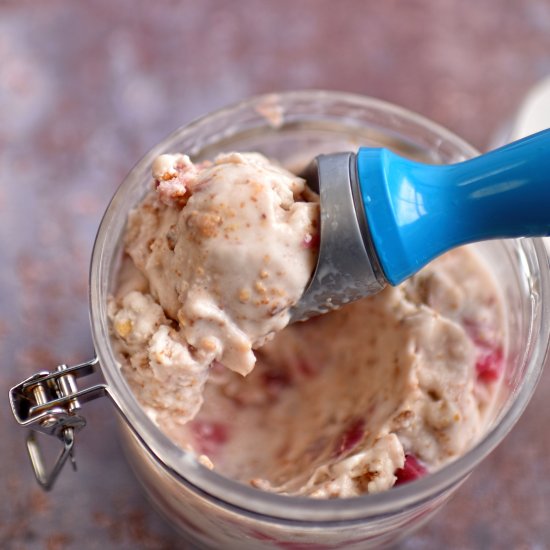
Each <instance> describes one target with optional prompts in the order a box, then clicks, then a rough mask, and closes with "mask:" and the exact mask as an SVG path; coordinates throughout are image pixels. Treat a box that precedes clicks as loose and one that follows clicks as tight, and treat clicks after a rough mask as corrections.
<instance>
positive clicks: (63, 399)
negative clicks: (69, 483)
mask: <svg viewBox="0 0 550 550" xmlns="http://www.w3.org/2000/svg"><path fill="white" fill-rule="evenodd" d="M97 364H98V360H97V358H94V359H92V360H91V361H87V362H86V363H81V364H80V365H75V366H73V367H68V366H67V365H59V366H58V367H57V369H56V370H55V371H53V372H48V371H43V372H39V373H37V374H35V375H33V376H31V377H30V378H27V380H24V381H23V382H21V383H20V384H18V385H17V386H15V387H13V388H12V389H11V390H10V405H11V410H12V412H13V415H14V416H15V419H16V420H17V422H18V423H19V424H20V425H21V426H26V427H29V428H32V430H34V431H38V432H42V433H44V434H47V435H51V436H54V437H57V438H58V439H59V440H60V441H61V443H62V445H63V448H62V450H61V452H60V454H59V456H58V457H57V459H56V461H55V463H54V465H53V467H52V468H51V469H50V470H49V471H48V469H47V467H46V465H45V462H44V459H43V455H42V452H41V450H40V447H39V445H38V441H37V440H36V437H35V433H34V432H32V431H31V432H30V434H29V435H28V437H27V451H28V453H29V457H30V459H31V464H32V467H33V471H34V475H35V476H36V480H37V481H38V483H39V484H40V485H41V486H42V487H43V488H44V489H45V490H46V491H47V490H49V489H51V488H52V486H53V484H54V483H55V480H56V479H57V476H58V475H59V472H60V471H61V469H62V468H63V466H64V464H65V463H66V462H67V460H68V459H70V460H71V463H72V465H73V468H74V469H76V462H75V460H74V441H75V433H76V432H78V431H80V430H81V429H82V428H83V427H84V426H85V425H86V419H85V418H84V416H82V415H81V414H80V408H81V405H82V403H86V402H88V401H92V400H93V399H97V398H98V397H103V396H105V395H108V392H107V386H105V385H104V384H98V385H96V386H92V387H90V388H86V389H83V390H78V387H77V385H76V380H77V379H78V378H81V377H83V376H87V375H89V374H92V373H93V372H94V371H95V369H96V366H97Z"/></svg>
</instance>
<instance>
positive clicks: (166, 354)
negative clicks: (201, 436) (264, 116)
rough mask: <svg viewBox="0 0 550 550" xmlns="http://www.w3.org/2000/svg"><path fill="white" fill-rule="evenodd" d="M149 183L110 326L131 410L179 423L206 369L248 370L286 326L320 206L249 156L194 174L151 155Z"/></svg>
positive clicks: (198, 397) (169, 158) (296, 183)
mask: <svg viewBox="0 0 550 550" xmlns="http://www.w3.org/2000/svg"><path fill="white" fill-rule="evenodd" d="M153 177H154V182H155V187H156V190H155V191H154V192H152V193H150V194H149V195H148V196H147V197H146V198H145V200H144V201H143V202H142V204H141V205H140V206H139V207H138V208H137V209H136V210H134V211H133V212H132V214H131V215H130V217H129V219H128V228H127V233H126V240H125V249H126V253H127V255H128V259H127V260H126V263H127V265H131V267H135V268H137V270H138V271H139V273H140V278H139V279H138V281H137V282H136V281H135V280H134V279H133V277H132V275H129V276H128V277H127V279H128V281H127V282H126V283H127V284H126V287H125V286H124V284H123V285H122V286H121V288H119V291H118V299H117V300H116V301H114V302H113V303H112V304H111V315H112V323H113V328H114V334H115V336H116V337H117V339H118V342H119V346H120V349H121V353H122V354H123V355H124V356H125V357H126V359H127V361H128V367H127V368H126V369H125V371H126V372H127V376H128V379H129V380H130V382H131V384H132V385H133V387H134V389H135V390H136V393H137V395H138V396H139V398H140V401H141V402H142V404H143V405H144V406H145V407H146V408H147V409H148V410H149V412H150V413H151V414H152V416H153V417H157V416H158V415H161V416H166V415H167V414H168V415H169V416H170V417H171V418H173V419H174V421H175V422H177V423H184V422H186V421H187V420H189V419H190V418H192V417H193V416H194V415H195V414H196V413H197V411H198V409H199V407H200V405H201V402H202V387H203V385H204V383H205V381H206V378H207V375H208V371H209V369H210V368H211V366H212V365H213V364H215V363H216V362H220V363H222V364H223V365H224V366H225V367H226V368H228V369H230V370H233V371H235V372H238V373H239V374H241V375H246V374H248V373H249V372H250V371H251V370H252V368H253V366H254V363H255V356H254V353H253V348H257V347H260V346H261V345H262V344H263V343H264V342H265V341H266V340H268V339H269V338H270V337H272V336H273V335H274V334H275V333H276V332H278V331H280V330H281V329H282V328H283V327H284V326H286V325H287V323H288V321H289V316H290V314H289V308H290V307H291V306H292V305H293V304H294V303H296V301H297V300H298V299H299V298H300V296H301V295H302V293H303V289H304V287H305V285H306V284H307V282H308V280H309V278H310V275H311V271H312V269H313V266H314V261H315V251H314V250H313V248H312V247H311V246H310V243H311V242H312V241H313V236H314V235H315V234H316V232H317V228H316V224H317V218H318V211H319V203H318V200H317V196H316V195H314V194H313V193H312V192H311V191H309V189H308V188H307V186H306V185H305V182H304V180H302V179H300V178H297V177H296V176H294V175H293V174H291V173H290V172H288V171H286V170H284V169H283V168H281V167H279V166H277V165H274V164H272V163H270V162H268V161H267V159H266V158H265V157H263V156H261V155H259V154H254V153H248V154H239V153H231V154H226V155H220V156H219V157H217V158H216V160H215V161H214V162H213V163H209V162H207V163H203V164H201V165H197V166H196V165H194V164H193V163H191V161H190V160H189V158H188V157H186V156H184V155H162V156H160V157H159V158H157V159H156V160H155V162H154V165H153ZM126 269H128V267H127V268H126ZM128 285H129V286H128ZM132 285H133V287H132ZM130 287H131V290H130Z"/></svg>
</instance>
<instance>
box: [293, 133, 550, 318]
mask: <svg viewBox="0 0 550 550" xmlns="http://www.w3.org/2000/svg"><path fill="white" fill-rule="evenodd" d="M303 175H304V176H305V177H306V179H307V180H308V184H309V185H310V187H311V188H312V189H313V190H315V191H317V192H319V194H320V198H321V227H320V248H319V256H318V260H317V266H316V268H315V271H314V273H313V276H312V278H311V280H310V282H309V285H308V286H307V287H306V290H305V292H304V294H303V296H302V298H301V299H300V301H299V302H298V303H297V304H296V305H295V306H294V308H293V310H292V320H293V321H297V320H302V319H306V318H308V317H311V316H313V315H317V314H319V313H325V312H326V311H329V310H331V309H335V308H337V307H339V306H341V305H343V304H345V303H348V302H351V301H354V300H357V299H359V298H362V297H364V296H368V295H370V294H373V293H376V292H378V291H380V290H382V288H384V286H386V284H391V285H397V284H399V283H401V282H402V281H404V280H405V279H407V278H408V277H410V276H411V275H413V274H414V273H416V272H417V271H419V270H420V269H421V268H422V267H424V266H425V265H426V264H427V263H429V262H430V261H431V260H433V259H434V258H436V257H437V256H439V255H440V254H442V253H443V252H446V251H447V250H450V249H451V248H454V247H456V246H459V245H462V244H466V243H471V242H476V241H482V240H488V239H496V238H515V237H535V236H546V235H549V234H550V211H549V208H550V130H544V131H542V132H539V133H537V134H533V135H531V136H528V137H526V138H524V139H521V140H519V141H516V142H513V143H511V144H509V145H506V146H504V147H501V148H499V149H496V150H494V151H491V152H489V153H486V154H483V155H480V156H478V157H476V158H473V159H471V160H466V161H463V162H459V163H456V164H449V165H430V164H424V163H421V162H417V161H413V160H409V159H407V158H404V157H402V156H399V155H397V154H395V153H393V152H391V151H389V150H387V149H382V148H360V149H359V150H358V152H357V153H336V154H329V155H321V156H319V157H317V158H316V159H315V160H314V162H313V163H312V164H311V165H310V167H309V168H308V169H307V170H306V172H305V173H304V174H303Z"/></svg>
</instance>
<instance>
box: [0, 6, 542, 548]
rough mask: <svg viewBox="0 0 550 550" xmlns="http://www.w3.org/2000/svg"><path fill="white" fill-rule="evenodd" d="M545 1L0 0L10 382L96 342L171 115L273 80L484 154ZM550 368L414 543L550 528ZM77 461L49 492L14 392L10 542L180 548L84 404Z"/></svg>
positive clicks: (535, 535) (496, 539) (72, 357)
mask: <svg viewBox="0 0 550 550" xmlns="http://www.w3.org/2000/svg"><path fill="white" fill-rule="evenodd" d="M548 52H550V4H549V3H548V1H547V0H524V1H519V0H516V1H512V0H480V1H478V2H475V3H465V2H463V1H460V0H449V1H446V2H441V1H436V0H431V1H428V0H426V1H420V0H409V1H408V2H403V1H402V2H397V1H394V0H384V1H383V2H381V1H376V2H375V1H363V0H340V1H339V2H334V1H332V0H302V1H301V2H296V1H295V0H273V1H270V2H267V1H265V2H257V1H254V0H242V1H240V2H225V1H223V0H216V1H214V0H203V1H201V2H191V1H182V2H176V1H172V2H168V1H161V0H157V1H156V2H154V3H153V2H143V1H130V0H118V1H116V2H114V1H112V0H95V1H87V2H70V1H69V0H58V1H55V0H52V1H48V2H31V1H23V0H19V1H15V0H14V1H11V2H10V1H3V2H0V122H1V123H0V177H1V181H0V259H1V262H0V361H1V364H2V370H1V374H0V389H1V393H0V395H6V394H7V390H8V388H9V386H10V385H11V384H12V383H14V382H16V381H18V380H20V379H22V378H24V377H26V376H28V375H30V374H31V373H33V372H35V371H36V370H40V369H44V368H51V367H53V366H54V365H55V364H57V363H59V362H74V361H78V360H82V359H86V358H88V357H90V356H91V354H92V347H91V343H90V336H89V330H88V320H87V316H88V312H87V298H86V292H87V269H88V260H89V256H90V252H91V249H92V243H93V239H94V235H95V231H96V228H97V225H98V223H99V220H100V217H101V214H102V212H103V210H104V208H105V206H106V205H107V203H108V201H109V198H110V196H111V195H112V193H113V191H114V190H115V188H116V186H117V185H118V183H119V182H120V181H121V179H122V178H123V176H124V175H125V173H126V172H127V171H128V169H129V168H130V167H131V166H132V165H133V163H134V162H135V161H136V160H137V159H139V158H140V157H141V156H142V154H143V153H144V152H145V151H146V150H147V149H148V148H149V147H150V146H152V145H153V144H154V143H155V142H157V141H159V140H160V139H161V138H162V137H164V136H165V135H166V134H167V133H168V132H170V131H171V130H173V129H174V128H175V127H176V126H178V125H180V124H182V123H185V122H188V121H189V120H191V119H192V118H193V117H196V116H197V115H200V114H203V113H206V112H208V111H211V110H212V109H215V108H217V107H220V106H222V105H224V104H227V103H230V102H233V101H235V100H238V99H241V98H244V97H247V96H249V95H251V94H255V93H258V92H266V91H272V90H282V89H298V88H329V89H340V90H345V91H352V92H357V93H362V94H368V95H373V96H377V97H381V98H384V99H387V100H389V101H393V102H395V103H399V104H401V105H403V106H405V107H408V108H410V109H413V110H415V111H418V112H420V113H422V114H424V115H426V116H428V117H430V118H433V119H434V120H436V121H438V122H440V123H442V124H444V125H446V126H448V127H449V128H450V129H452V130H454V131H455V132H457V133H459V134H460V135H462V136H463V137H464V138H466V139H468V140H470V141H471V142H472V143H473V144H474V145H477V146H478V147H483V146H484V145H485V144H486V143H487V142H488V141H489V139H490V136H491V134H492V132H493V131H494V130H495V129H496V128H497V127H498V126H499V125H500V124H501V123H502V122H503V121H504V120H505V119H506V118H507V117H508V116H509V115H510V114H511V113H512V112H513V110H514V108H515V106H516V105H517V103H518V101H519V100H520V99H521V97H522V96H523V94H524V93H525V92H526V91H527V89H528V88H529V87H530V86H531V85H532V84H533V83H534V82H536V81H537V80H538V79H540V78H541V77H543V76H546V75H547V74H549V73H550V55H549V53H548ZM549 395H550V378H549V376H548V373H546V374H545V376H544V377H543V380H542V383H541V384H540V386H539V388H538V390H537V392H536V394H535V397H534V399H533V401H532V402H531V404H530V406H529V407H528V409H527V411H526V413H525V415H524V416H523V418H522V420H521V421H520V422H519V424H518V426H517V427H516V428H515V429H514V431H513V432H512V433H511V434H510V436H509V437H508V438H507V440H506V442H505V443H504V444H503V445H502V446H501V447H500V448H499V449H498V450H497V451H496V452H494V453H493V455H492V456H491V457H490V458H489V459H488V460H487V461H485V463H484V464H483V465H482V466H481V467H480V468H478V470H477V471H476V472H475V473H474V475H473V476H472V477H471V478H470V479H469V480H468V482H467V483H466V484H465V485H464V486H463V488H462V489H461V490H460V492H459V494H458V495H457V496H456V498H454V500H453V501H452V502H451V503H450V504H449V505H448V506H447V507H446V508H445V509H444V511H442V512H441V513H440V514H439V516H438V517H437V518H436V519H434V520H433V521H432V522H431V523H430V524H429V525H427V526H426V527H425V528H423V529H422V530H421V531H419V532H418V533H417V534H416V535H414V536H412V537H411V538H410V539H409V540H408V541H407V542H406V543H404V544H403V545H402V548H403V549H407V550H412V549H416V548H441V547H443V546H445V547H452V548H480V549H481V548H504V547H506V548H543V547H546V545H547V544H548V541H550V523H549V522H548V514H547V510H548V509H549V507H550V461H549V460H548V459H547V456H548V454H549V453H550V436H548V437H547V429H546V427H547V426H548V425H550V408H549V407H548V396H549ZM86 410H87V416H88V419H89V427H88V428H87V429H86V431H85V432H84V433H83V434H82V436H81V437H80V438H79V441H78V450H77V453H78V456H77V458H78V461H79V472H78V473H77V474H74V473H72V472H70V471H66V472H64V473H63V475H62V477H61V479H60V481H59V483H58V485H57V486H56V488H55V490H54V491H53V492H52V493H49V494H43V493H42V492H41V491H40V490H39V489H38V487H37V486H36V484H35V482H34V480H33V479H32V476H31V473H30V469H29V465H28V463H27V460H26V457H25V452H24V448H23V433H22V432H21V430H19V429H18V428H17V427H16V425H15V424H14V422H13V421H12V419H11V413H10V411H9V408H8V404H7V401H6V400H4V401H3V403H0V437H1V438H2V445H1V446H0V463H1V464H2V472H1V473H0V494H1V495H2V499H1V500H0V548H2V549H4V548H5V549H19V548H31V549H34V548H37V549H41V548H45V549H47V550H61V549H65V548H86V549H88V548H90V549H93V548H103V549H105V548H113V549H132V550H133V549H136V550H140V549H145V548H147V549H149V548H152V549H157V548H176V547H181V545H179V544H178V540H177V536H176V535H175V534H174V533H173V532H172V531H171V529H170V528H169V527H168V526H167V525H166V524H165V523H164V522H163V521H162V520H161V519H159V518H158V517H157V515H156V514H155V513H154V512H153V511H152V510H151V509H150V508H149V506H148V504H147V503H146V502H145V500H144V498H143V496H142V494H141V492H140V489H139V487H138V486H137V483H136V482H135V481H134V479H133V477H132V474H131V472H130V471H129V470H128V467H127V465H126V463H125V461H124V459H123V457H122V455H121V453H120V449H119V446H118V444H117V442H116V429H115V424H114V422H113V410H112V408H111V407H110V405H109V404H108V403H107V402H106V401H97V402H95V403H92V404H90V405H88V406H87V407H86Z"/></svg>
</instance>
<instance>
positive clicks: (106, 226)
mask: <svg viewBox="0 0 550 550" xmlns="http://www.w3.org/2000/svg"><path fill="white" fill-rule="evenodd" d="M274 96H276V97H277V98H279V99H280V100H281V101H285V102H289V103H292V102H293V101H315V102H321V103H323V102H334V101H341V102H343V103H348V104H349V105H356V106H358V107H360V108H367V109H372V110H375V111H379V112H384V113H387V114H390V115H392V116H394V117H396V118H397V119H399V120H402V121H405V122H407V123H411V124H413V125H416V126H418V127H421V128H423V129H425V130H427V131H429V132H432V133H433V134H434V135H437V136H438V137H440V138H441V139H442V140H444V141H446V142H449V143H450V144H451V145H452V146H453V147H454V148H455V149H456V150H457V151H460V152H461V153H462V154H463V155H464V156H465V157H469V156H473V155H476V154H478V153H477V151H476V149H475V148H473V147H472V146H471V145H469V144H468V143H467V142H466V141H464V140H462V139H461V138H459V137H458V136H456V135H454V134H453V133H452V132H450V131H449V130H447V129H445V128H443V127H442V126H439V125H438V124H436V123H434V122H432V121H430V120H428V119H427V118H424V117H422V116H421V115H418V114H416V113H413V112H410V111H408V110H406V109H404V108H402V107H398V106H396V105H393V104H391V103H388V102H385V101H382V100H379V99H374V98H369V97H365V96H360V95H356V94H349V93H343V92H333V91H322V90H305V91H294V92H282V93H277V94H266V95H262V96H255V97H252V98H250V99H246V100H244V101H241V102H238V103H236V104H233V105H230V106H228V107H225V108H223V109H220V110H218V111H215V112H213V113H210V114H207V115H205V116H203V117H201V118H199V119H197V120H195V121H193V122H191V123H190V124H188V125H185V126H183V127H180V128H178V129H177V130H176V131H175V132H173V133H172V134H170V135H169V136H168V137H167V138H166V139H164V140H163V141H162V142H160V143H159V144H158V145H157V146H155V147H154V148H153V149H152V150H151V151H149V152H148V153H147V154H146V155H145V156H144V157H143V159H142V160H141V161H140V162H139V163H138V164H137V165H136V166H135V167H134V169H133V170H132V171H131V172H130V173H129V174H128V176H127V177H126V178H125V179H124V181H123V182H122V183H121V185H120V187H119V188H118V190H117V191H116V193H115V195H114V196H113V198H112V200H111V202H110V204H109V206H108V207H107V209H106V211H105V214H104V216H103V219H102V221H101V223H100V226H99V230H98V233H97V237H96V241H95V244H94V248H93V252H92V260H91V266H90V286H89V288H90V296H89V298H90V323H91V328H92V336H93V340H94V346H95V350H96V353H97V356H98V359H99V363H100V365H101V369H102V372H103V374H104V376H105V379H106V381H107V384H108V387H109V392H110V394H111V397H112V398H113V399H114V401H115V402H116V405H117V407H118V408H119V410H120V412H121V413H122V415H123V417H124V419H125V420H126V422H128V424H129V425H130V427H131V428H132V431H133V432H134V433H136V430H137V426H139V433H138V434H137V435H138V438H139V439H140V441H141V443H142V444H143V445H144V446H145V447H146V448H147V449H148V450H149V451H150V452H151V453H152V455H153V456H154V457H155V459H156V460H157V461H158V462H159V463H160V464H161V465H162V466H163V467H164V468H165V469H166V470H167V471H168V472H169V473H170V474H172V475H174V476H176V477H177V479H178V480H179V481H180V482H182V483H184V484H185V485H187V486H190V487H192V488H193V489H194V490H196V491H198V492H201V493H203V494H207V495H209V496H210V497H211V498H213V499H215V500H217V501H218V502H220V503H223V504H224V505H225V506H229V507H233V508H235V509H238V510H239V513H241V514H243V513H245V514H250V515H254V516H255V517H257V516H258V515H261V516H263V518H264V519H265V520H267V521H268V520H269V519H270V518H276V519H277V521H289V522H291V523H296V522H323V524H326V523H331V522H335V523H336V522H337V523H339V524H341V523H342V522H357V521H362V520H364V519H366V518H371V517H378V516H382V515H386V514H390V513H394V512H395V511H396V510H398V509H403V508H406V507H408V506H410V505H413V504H415V505H416V504H419V503H421V502H423V501H427V500H429V499H432V498H434V496H436V495H438V494H443V493H445V492H446V491H447V490H449V489H450V488H451V487H452V486H453V485H456V484H457V483H459V482H460V481H461V480H463V479H465V478H466V477H467V476H468V474H469V473H470V472H471V470H472V469H473V468H474V467H475V466H476V465H477V464H478V463H479V462H480V461H481V460H482V459H483V458H484V457H485V456H487V455H488V454H489V453H490V452H491V451H492V450H493V449H494V448H495V447H496V446H497V445H498V444H499V443H500V441H501V440H502V439H503V438H504V436H505V435H506V434H507V433H508V432H509V431H510V430H511V429H512V427H513V425H514V424H515V423H516V422H517V420H518V419H519V417H520V416H521V414H522V412H523V410H524V409H525V407H526V406H527V403H528V402H529V400H530V398H531V396H532V394H533V392H534V390H535V387H536V384H537V382H538V380H539V377H540V375H541V373H542V369H543V366H544V363H545V360H546V355H547V351H548V341H549V334H550V317H549V314H550V310H549V306H547V305H546V304H545V303H544V300H543V298H542V296H541V297H540V300H539V303H538V305H536V307H537V308H538V309H537V311H534V312H533V315H532V322H535V325H536V326H534V328H533V333H534V334H536V335H537V338H538V343H539V345H536V342H534V339H531V341H530V342H528V345H530V346H531V347H532V354H531V357H530V360H529V363H528V365H527V367H526V370H525V376H524V379H523V380H522V381H521V383H520V386H519V388H518V390H517V391H516V392H515V395H514V397H513V401H512V403H511V404H510V406H509V408H508V410H507V411H506V412H505V414H504V415H503V416H502V417H501V418H500V420H499V422H498V423H497V424H496V425H495V426H493V427H492V428H491V429H490V430H489V431H488V432H487V433H486V434H485V435H484V436H483V438H482V439H480V440H479V441H478V442H477V443H476V444H475V445H474V446H473V447H472V448H471V449H470V450H469V451H467V452H466V453H465V454H464V455H462V456H460V457H459V458H457V459H456V460H454V461H453V462H451V463H449V464H448V465H446V466H444V467H443V468H441V469H439V470H437V471H435V472H433V473H431V474H430V475H429V476H426V477H424V478H421V479H419V480H416V481H414V482H412V483H408V484H404V485H401V486H398V487H393V488H392V489H391V490H390V491H385V492H381V493H376V494H366V495H362V496H358V497H353V498H346V499H333V500H321V499H314V498H310V497H300V496H287V495H281V494H277V493H271V492H267V491H262V490H260V489H256V488H254V487H251V486H248V485H245V484H244V483H240V482H238V481H235V480H232V479H229V478H227V477H224V476H222V475H221V474H219V473H217V472H216V471H211V470H209V469H207V468H205V467H203V466H201V465H200V464H199V463H198V462H197V460H196V459H195V458H194V457H193V456H192V455H191V454H190V453H186V452H185V451H183V450H182V449H181V448H180V447H178V446H177V445H176V444H175V443H174V442H172V441H171V440H170V439H169V438H168V437H167V436H166V435H165V434H163V433H162V432H161V430H160V429H159V428H158V427H157V426H156V425H155V424H154V423H153V421H152V420H151V419H150V418H149V417H148V415H147V414H146V413H145V411H144V410H143V409H142V407H141V406H140V405H139V403H138V401H137V400H136V398H135V397H134V394H133V392H132V391H131V390H130V387H129V386H128V384H127V382H126V380H125V378H124V376H123V375H122V373H121V371H120V369H119V368H118V366H117V361H116V359H115V356H114V352H113V350H112V347H111V345H110V337H109V330H108V323H107V322H106V319H107V303H106V296H107V293H108V283H109V281H108V280H107V278H108V277H107V275H108V274H109V273H110V272H111V268H112V265H111V264H112V260H113V258H112V257H111V258H109V257H106V254H105V248H106V243H107V242H108V240H109V235H110V233H111V231H110V230H111V227H112V225H113V223H115V222H116V221H117V216H119V214H118V211H119V208H120V205H121V202H122V200H123V195H124V191H125V189H126V188H127V187H128V185H129V183H130V181H131V180H132V175H133V174H137V173H139V172H140V171H142V170H143V169H144V168H145V167H147V166H148V165H149V164H150V161H151V159H152V158H154V157H155V156H156V155H158V154H160V153H161V152H164V151H165V150H166V146H167V144H169V143H170V142H172V141H174V140H175V139H176V138H177V139H181V138H182V136H183V135H184V134H190V133H192V132H194V131H196V129H197V128H200V127H201V126H202V125H205V124H209V123H211V122H212V121H213V120H215V119H216V118H221V117H225V116H227V115H228V114H231V113H232V112H237V111H239V110H242V109H249V108H251V107H253V106H254V105H258V104H261V102H262V101H266V100H268V99H269V100H271V99H272V98H273V97H274ZM118 223H121V221H120V219H119V220H118ZM122 223H124V224H125V220H123V222H122ZM517 242H518V245H519V247H520V248H521V249H522V250H524V251H526V252H528V253H529V254H530V255H531V257H532V258H533V259H534V261H535V265H534V266H533V269H534V273H530V276H533V277H535V279H536V284H537V286H538V291H539V293H540V294H541V295H548V294H550V273H549V271H548V269H547V261H548V260H547V254H546V249H545V246H544V244H543V242H542V240H541V239H522V240H520V241H517ZM533 307H535V306H533ZM541 342H542V345H541Z"/></svg>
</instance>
